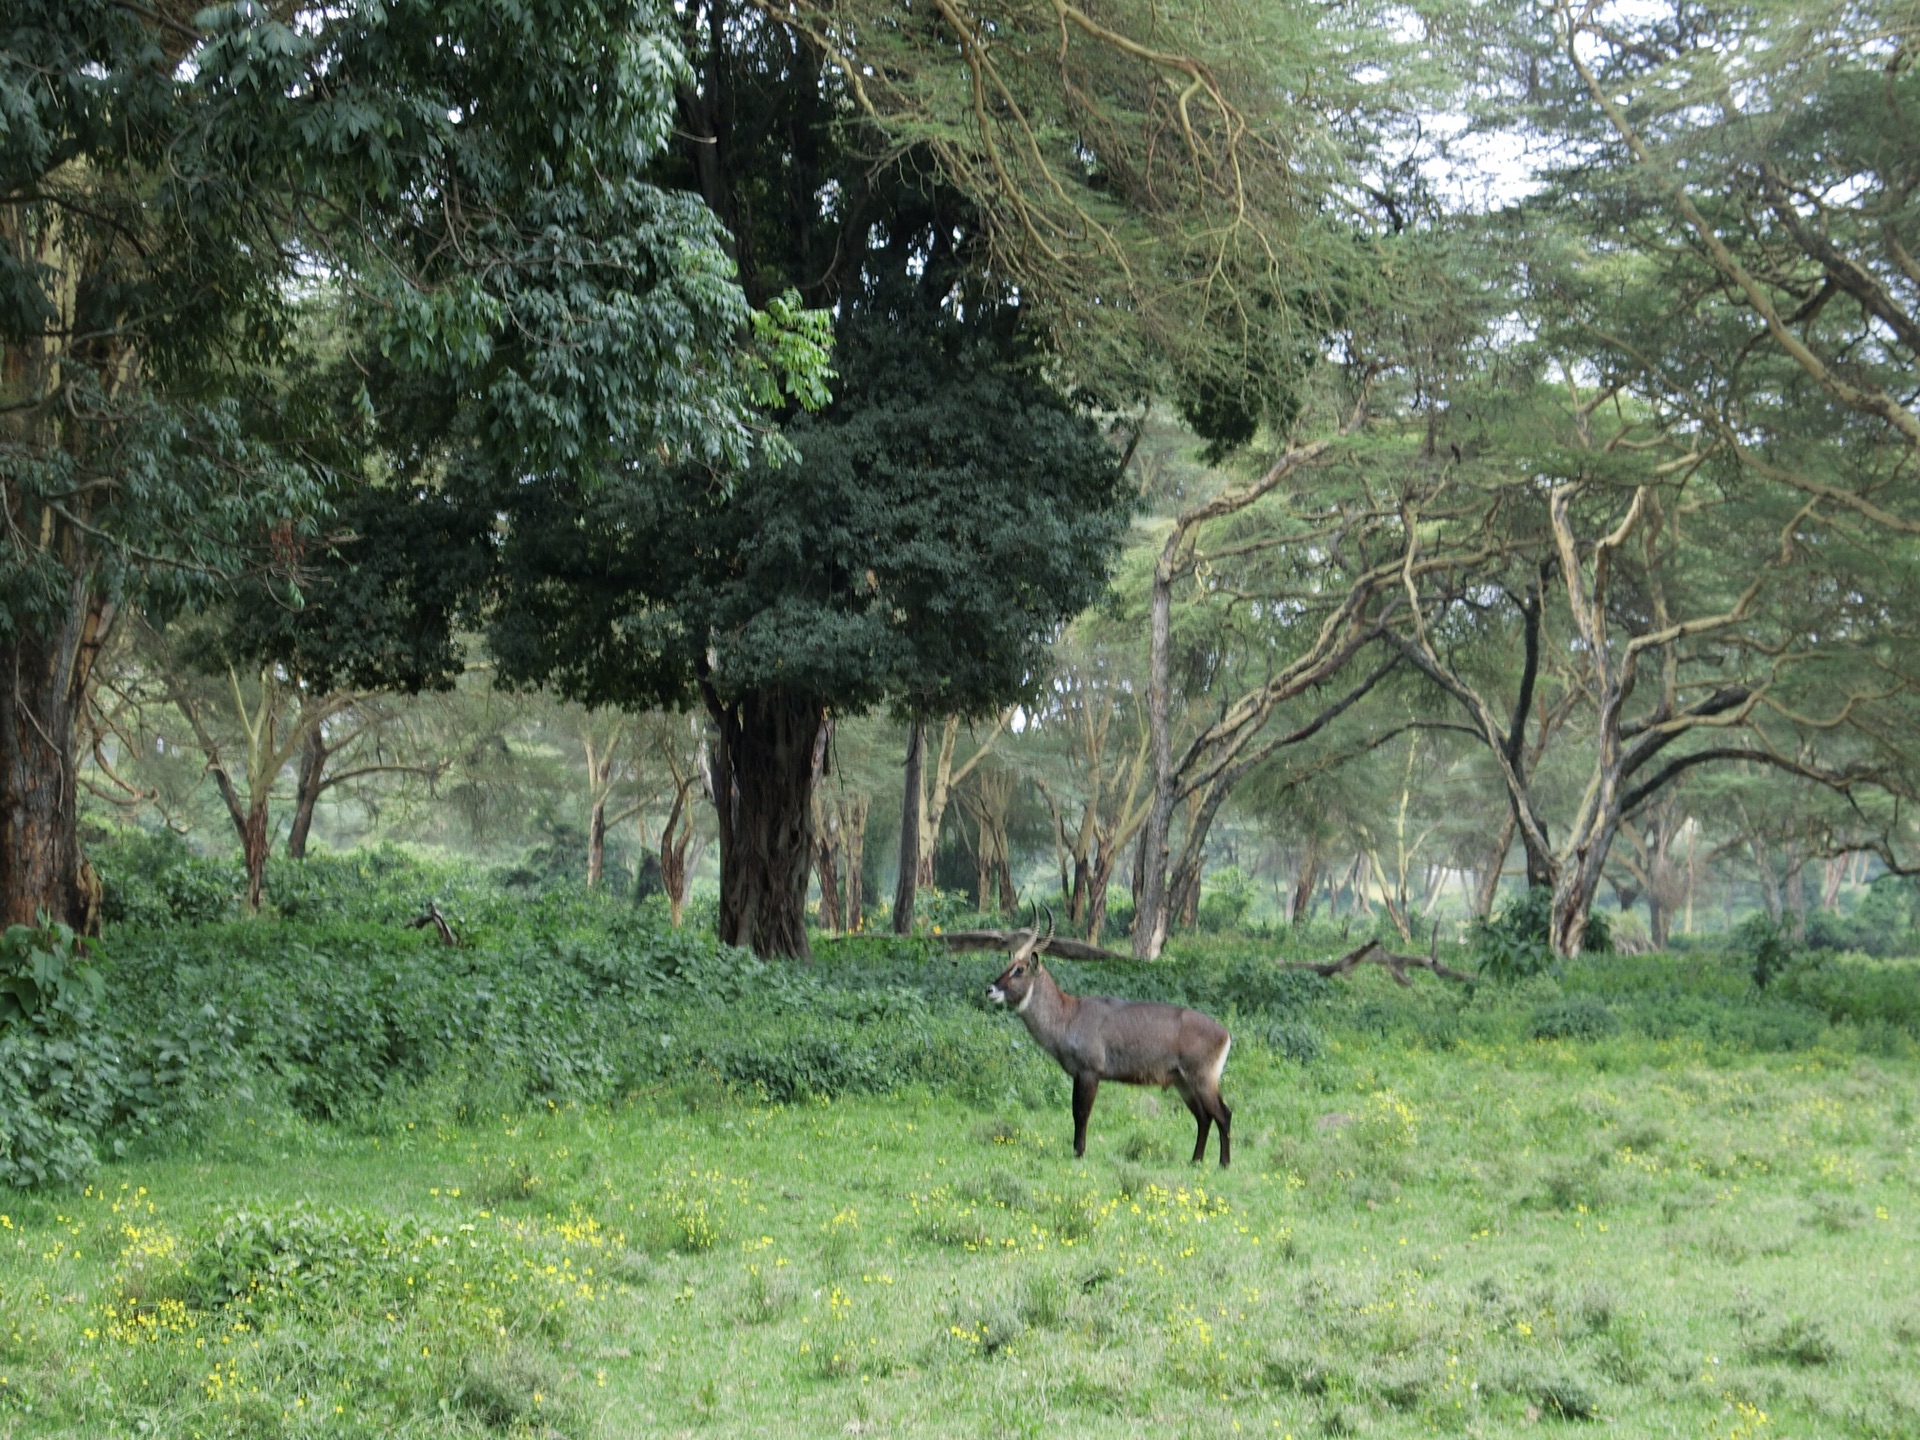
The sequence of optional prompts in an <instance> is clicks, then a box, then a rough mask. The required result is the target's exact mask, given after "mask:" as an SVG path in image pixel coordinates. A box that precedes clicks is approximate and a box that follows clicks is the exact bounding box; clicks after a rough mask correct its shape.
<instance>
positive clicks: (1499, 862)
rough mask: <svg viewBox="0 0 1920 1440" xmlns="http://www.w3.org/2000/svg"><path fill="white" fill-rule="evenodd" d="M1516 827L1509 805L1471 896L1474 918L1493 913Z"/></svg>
mask: <svg viewBox="0 0 1920 1440" xmlns="http://www.w3.org/2000/svg"><path fill="white" fill-rule="evenodd" d="M1518 828H1519V822H1518V821H1517V820H1516V819H1515V818H1514V814H1513V807H1512V806H1511V805H1509V806H1508V807H1507V819H1506V823H1505V824H1504V825H1502V826H1501V827H1500V838H1499V840H1498V841H1497V842H1496V843H1495V844H1494V847H1493V854H1492V855H1491V856H1490V857H1488V860H1487V873H1486V874H1485V876H1484V877H1482V879H1481V881H1480V893H1479V894H1477V895H1475V896H1474V897H1473V913H1474V917H1475V918H1476V919H1479V920H1484V919H1486V918H1487V917H1488V916H1489V915H1491V914H1493V906H1494V902H1495V901H1497V900H1498V899H1499V898H1500V877H1501V873H1502V872H1503V871H1504V870H1505V869H1506V868H1507V852H1508V851H1509V850H1511V849H1513V832H1514V831H1515V830H1516V829H1518Z"/></svg>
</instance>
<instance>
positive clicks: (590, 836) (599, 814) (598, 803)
mask: <svg viewBox="0 0 1920 1440" xmlns="http://www.w3.org/2000/svg"><path fill="white" fill-rule="evenodd" d="M606 869H607V802H606V801H605V800H595V801H594V802H593V809H592V811H591V812H590V813H589V814H588V816H587V888H588V889H589V890H596V889H598V888H599V886H600V877H601V876H602V875H604V874H605V873H606Z"/></svg>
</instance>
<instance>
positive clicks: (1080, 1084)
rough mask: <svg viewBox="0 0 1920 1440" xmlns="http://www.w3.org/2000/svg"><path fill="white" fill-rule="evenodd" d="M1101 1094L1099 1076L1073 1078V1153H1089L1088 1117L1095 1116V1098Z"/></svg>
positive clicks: (1077, 1076)
mask: <svg viewBox="0 0 1920 1440" xmlns="http://www.w3.org/2000/svg"><path fill="white" fill-rule="evenodd" d="M1099 1093H1100V1077H1099V1076H1098V1075H1076V1076H1074V1077H1073V1153H1074V1154H1075V1155H1085V1154H1086V1153H1087V1117H1088V1116H1089V1115H1091V1114H1093V1097H1094V1096H1096V1095H1098V1094H1099Z"/></svg>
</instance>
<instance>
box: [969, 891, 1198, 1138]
mask: <svg viewBox="0 0 1920 1440" xmlns="http://www.w3.org/2000/svg"><path fill="white" fill-rule="evenodd" d="M1035 918H1036V919H1037V918H1038V917H1035ZM1052 939H1053V914H1052V912H1051V911H1049V912H1048V914H1047V933H1046V935H1045V936H1044V937H1043V936H1042V935H1041V934H1040V927H1039V926H1038V925H1037V924H1036V925H1035V926H1034V927H1033V928H1032V929H1030V930H1028V931H1026V932H1025V935H1024V936H1023V937H1022V938H1020V939H1019V941H1018V943H1017V944H1015V946H1014V948H1013V958H1012V959H1011V960H1010V961H1009V962H1008V964H1007V968H1006V969H1005V970H1003V971H1001V972H1000V978H999V979H997V980H995V981H994V982H993V983H992V984H991V985H989V986H988V987H987V999H988V1000H990V1001H991V1002H992V1003H993V1004H995V1005H1006V1006H1010V1007H1011V1008H1012V1010H1013V1013H1014V1014H1016V1015H1018V1016H1019V1017H1020V1018H1021V1019H1022V1020H1024V1021H1026V1023H1027V1033H1028V1034H1030V1035H1031V1036H1033V1038H1034V1040H1035V1041H1036V1042H1038V1044H1039V1046H1040V1048H1041V1049H1042V1050H1044V1051H1046V1052H1047V1053H1048V1054H1049V1055H1051V1056H1052V1057H1053V1058H1054V1059H1055V1060H1056V1061H1058V1062H1059V1064H1060V1068H1061V1069H1062V1070H1064V1071H1066V1072H1067V1074H1068V1075H1070V1076H1072V1077H1073V1153H1074V1154H1075V1155H1076V1156H1084V1155H1085V1154H1086V1153H1087V1117H1088V1116H1089V1115H1091V1114H1092V1113H1093V1097H1094V1096H1095V1095H1097V1094H1099V1093H1100V1082H1101V1081H1102V1080H1117V1081H1119V1082H1120V1083H1121V1084H1123V1085H1161V1086H1166V1085H1171V1086H1172V1087H1173V1088H1174V1089H1176V1090H1178V1091H1179V1092H1180V1098H1181V1099H1182V1100H1184V1101H1186V1102H1187V1109H1189V1110H1191V1111H1192V1112H1193V1118H1194V1119H1195V1120H1197V1121H1198V1122H1199V1124H1200V1137H1199V1139H1198V1140H1196V1141H1195V1142H1194V1146H1193V1163H1194V1164H1196V1165H1198V1164H1199V1163H1200V1162H1201V1161H1202V1160H1204V1159H1205V1158H1206V1155H1207V1130H1208V1128H1209V1127H1210V1126H1212V1125H1214V1124H1216V1123H1217V1124H1218V1125H1219V1126H1220V1167H1221V1168H1222V1169H1225V1168H1226V1166H1227V1162H1228V1159H1229V1157H1230V1153H1231V1150H1230V1147H1231V1139H1230V1135H1231V1129H1230V1127H1231V1125H1232V1122H1233V1112H1232V1111H1231V1110H1229V1109H1228V1108H1227V1105H1226V1102H1225V1101H1224V1100H1222V1099H1221V1098H1220V1072H1221V1071H1222V1070H1224V1069H1225V1068H1226V1064H1227V1051H1228V1050H1230V1049H1231V1048H1232V1047H1233V1037H1232V1036H1231V1035H1229V1034H1228V1033H1227V1028H1226V1026H1224V1025H1222V1024H1221V1023H1220V1022H1219V1021H1218V1020H1215V1019H1214V1018H1213V1017H1212V1016H1211V1015H1202V1014H1201V1013H1200V1012H1199V1011H1198V1010H1188V1009H1185V1008H1183V1007H1181V1006H1179V1005H1161V1004H1158V1003H1156V1002H1154V1001H1151V1000H1116V999H1114V998H1112V997H1111V996H1107V995H1069V994H1067V993H1066V991H1064V990H1062V989H1061V988H1060V987H1059V986H1058V985H1057V984H1055V983H1054V979H1053V976H1052V975H1050V974H1048V973H1047V968H1046V966H1044V965H1043V964H1041V962H1040V952H1041V951H1042V950H1045V949H1046V948H1047V945H1048V944H1049V943H1050V942H1051V941H1052Z"/></svg>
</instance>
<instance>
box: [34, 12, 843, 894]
mask: <svg viewBox="0 0 1920 1440" xmlns="http://www.w3.org/2000/svg"><path fill="white" fill-rule="evenodd" d="M9 16H10V18H9V22H8V24H9V30H8V33H7V39H6V44H5V47H4V49H3V50H0V114H4V116H5V117H6V118H5V123H6V134H7V141H6V144H5V146H4V147H0V347H4V354H3V355H0V484H3V485H4V496H3V499H4V504H3V506H0V510H3V512H4V532H3V533H0V595H3V596H4V601H5V603H4V604H3V605H0V920H6V921H13V920H22V919H30V918H31V917H32V914H33V912H34V911H36V910H38V909H46V910H49V911H52V912H54V913H55V914H57V915H61V916H65V917H68V918H72V919H75V920H79V919H81V918H83V917H84V914H85V912H86V911H87V909H88V897H87V894H86V890H87V885H86V882H85V880H84V879H83V867H82V861H81V858H80V855H79V851H78V846H77V842H76V839H75V828H74V809H75V803H74V802H75V772H76V768H77V765H76V761H77V756H76V749H75V735H76V718H77V717H78V716H79V715H80V714H81V713H82V711H83V709H84V706H85V704H86V698H87V693H88V690H89V687H90V684H91V681H92V674H93V664H94V659H95V657H96V656H97V655H98V654H99V652H100V649H101V646H102V644H103V642H104V639H105V637H106V636H107V634H108V633H109V632H110V630H111V628H112V626H113V624H114V621H115V618H116V616H117V615H118V614H119V613H120V612H121V611H122V610H123V609H124V608H126V607H127V606H129V605H154V604H159V605H163V606H164V605H168V604H178V603H180V602H182V601H185V600H193V599H196V598H199V597H200V596H202V595H204V594H206V593H207V592H208V591H210V590H216V589H217V588H218V587H219V586H220V584H221V583H223V582H224V581H225V580H226V579H227V578H228V577H230V576H231V575H233V574H234V573H236V572H239V571H243V570H247V569H249V568H251V569H254V570H264V569H269V568H277V569H278V570H279V571H280V572H281V573H282V575H283V576H285V577H287V578H288V584H287V585H286V586H284V587H283V592H284V593H283V598H285V599H287V600H289V601H291V600H293V599H294V598H295V596H296V594H297V588H296V586H295V585H294V582H293V579H292V577H293V576H294V575H295V574H297V571H298V569H299V566H300V563H301V561H302V560H303V558H304V557H303V554H302V549H303V546H302V540H303V537H304V536H308V535H311V534H312V533H313V527H312V526H311V525H310V524H309V523H308V521H309V517H311V516H312V515H314V514H315V513H316V512H318V511H320V510H321V509H322V508H323V504H322V500H323V492H324V490H325V489H326V486H327V483H328V482H329V480H331V479H337V478H338V477H337V476H331V477H330V476H328V475H327V473H326V470H327V467H326V464H325V458H324V456H321V455H319V454H317V453H315V451H314V449H312V448H310V447H309V446H308V445H307V444H306V443H305V442H306V441H307V440H308V439H310V438H311V437H310V436H308V435H304V434H302V433H300V432H299V429H298V427H297V426H289V425H287V424H286V423H284V422H285V421H286V419H287V417H286V416H285V415H283V414H282V413H281V407H280V405H279V404H278V403H277V401H278V400H279V399H280V398H283V396H284V392H283V391H281V390H280V389H278V387H276V385H275V384H274V382H273V378H272V377H273V375H274V373H275V371H276V369H277V367H278V366H279V365H280V364H281V363H282V362H283V361H284V360H285V358H286V355H287V352H288V350H289V348H290V347H291V346H292V345H293V344H294V342H295V339H296V337H297V335H298V333H299V332H298V327H296V326H294V325H293V324H291V323H290V315H291V309H292V306H293V304H294V301H295V297H297V296H298V295H299V294H300V293H301V292H303V291H311V290H312V289H313V288H314V286H315V284H316V282H317V283H319V284H320V285H321V286H322V288H324V289H327V290H329V291H330V292H331V293H334V294H338V295H339V296H341V297H343V298H344V299H345V300H346V301H347V302H348V304H349V305H350V308H351V311H352V317H353V318H352V323H351V325H350V327H349V328H350V329H351V330H352V332H353V335H354V337H355V338H354V340H353V341H352V342H351V343H352V348H353V349H354V350H355V351H356V352H357V353H356V354H355V356H354V357H353V358H354V362H355V363H356V364H357V366H358V368H359V370H360V373H361V374H362V375H363V377H364V378H365V380H366V384H365V387H364V389H363V390H362V392H361V394H362V395H363V396H364V397H365V398H364V403H363V406H362V408H363V409H370V410H372V411H373V412H374V413H375V414H376V416H378V415H381V414H382V413H383V412H384V413H386V414H388V415H389V416H390V415H391V413H392V410H393V405H392V400H393V397H394V395H395V394H397V393H401V392H405V393H407V394H409V395H410V396H411V398H412V400H413V401H414V402H415V403H413V404H411V405H410V406H409V407H408V409H407V419H408V422H409V430H410V433H409V434H408V436H407V437H406V443H405V444H404V445H401V446H397V447H395V449H396V452H397V453H401V454H402V455H403V458H404V457H417V456H418V455H420V454H421V453H423V452H424V451H425V450H426V449H428V448H430V447H431V444H432V442H434V441H435V439H436V438H437V437H440V436H443V435H445V434H447V433H449V432H452V431H458V432H459V433H460V434H461V435H463V436H464V437H466V438H467V439H468V440H469V441H470V442H471V443H470V446H469V451H468V454H469V458H470V463H472V464H484V466H485V467H490V468H491V470H492V471H493V473H503V474H511V475H514V476H517V477H541V476H546V475H552V474H562V475H569V476H579V475H581V474H585V473H591V472H593V471H595V470H597V468H598V467H599V465H600V464H601V461H602V459H603V458H604V457H605V456H606V455H608V454H611V453H621V454H624V453H630V452H632V451H634V450H636V449H638V448H641V447H644V446H649V445H658V446H661V447H664V448H665V449H666V450H667V451H669V452H670V453H692V454H699V455H702V456H706V457H709V458H713V459H728V460H738V459H741V458H743V457H744V455H745V453H746V452H747V450H748V448H749V444H748V436H747V433H746V431H745V429H744V427H743V418H744V414H745V411H746V408H747V404H748V399H749V392H752V393H753V394H755V395H757V396H758V397H759V398H762V399H765V398H767V397H768V393H769V388H770V387H769V379H770V374H769V372H768V371H767V370H766V369H765V367H760V368H758V369H756V368H754V367H753V366H751V365H742V364H741V363H740V362H739V359H738V355H739V352H738V351H737V349H736V342H737V340H738V338H739V337H740V336H741V335H742V333H743V332H744V331H745V329H746V327H747V325H748V320H749V312H748V308H747V306H746V304H745V302H744V299H743V297H742V295H741V293H740V291H739V290H738V288H737V287H736V286H734V285H733V283H732V281H731V279H730V269H731V267H730V262H729V261H728V259H727V257H726V256H725V255H724V253H723V252H722V249H721V246H720V244H719V234H718V230H717V227H716V225H715V223H714V221H713V220H712V217H711V216H710V215H709V214H708V213H707V212H706V211H705V209H704V207H702V206H701V205H700V204H699V203H698V201H697V200H695V199H693V198H692V197H689V196H686V195H683V194H680V193H677V192H674V191H670V190H663V189H660V188H657V187H654V186H650V185H648V184H646V183H645V182H644V180H643V179H642V178H641V175H640V172H641V171H642V170H643V169H644V167H645V166H646V164H647V162H648V160H649V159H650V158H651V156H652V155H653V154H654V153H655V152H656V151H657V150H658V149H659V147H660V146H661V145H662V143H663V142H664V141H665V139H666V136H667V134H668V131H669V129H670V127H671V122H672V116H671V110H670V102H671V94H672V87H673V84H674V82H675V80H676V78H677V77H678V76H679V74H680V73H681V70H680V64H679V59H678V55H677V52H676V50H675V48H674V46H673V44H672V41H671V39H670V37H669V35H668V34H667V33H666V32H665V29H664V27H665V24H666V21H665V17H664V16H663V14H662V13H661V10H660V9H658V8H656V7H655V6H654V5H652V4H650V3H645V0H598V3H594V0H589V3H561V0H534V3H529V4H526V5H520V6H516V7H511V8H508V9H503V8H501V7H498V6H495V5H491V4H486V3H479V0H473V3H464V0H454V3H439V0H435V3H427V0H395V3H388V4H383V5H371V4H366V5H362V4H348V5H342V6H335V7H330V8H323V9H318V10H315V9H312V8H310V7H298V6H295V5H292V4H284V5H278V6H275V5H251V6H228V7H216V8H211V9H204V10H200V9H196V8H195V7H192V6H186V5H182V4H178V3H162V4H159V5H155V6H133V5H124V4H118V3H113V0H52V3H47V0H25V3H24V4H23V5H18V6H15V7H14V8H13V9H12V10H11V11H10V12H9ZM805 348H806V347H805V346H804V344H802V345H801V346H799V351H800V352H802V353H797V354H794V353H793V352H792V351H791V350H790V351H789V353H790V354H792V358H795V359H796V360H797V362H798V363H800V364H802V365H803V366H804V365H805V364H806V363H807V360H808V356H807V355H806V354H805V353H804V352H805ZM402 468H403V471H405V470H406V467H405V466H404V464H403V466H402ZM406 473H410V474H412V475H414V476H416V477H418V476H421V475H423V474H424V473H425V472H424V471H423V470H422V469H420V468H419V467H417V466H416V467H414V468H413V469H412V470H411V471H407V472H406Z"/></svg>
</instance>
